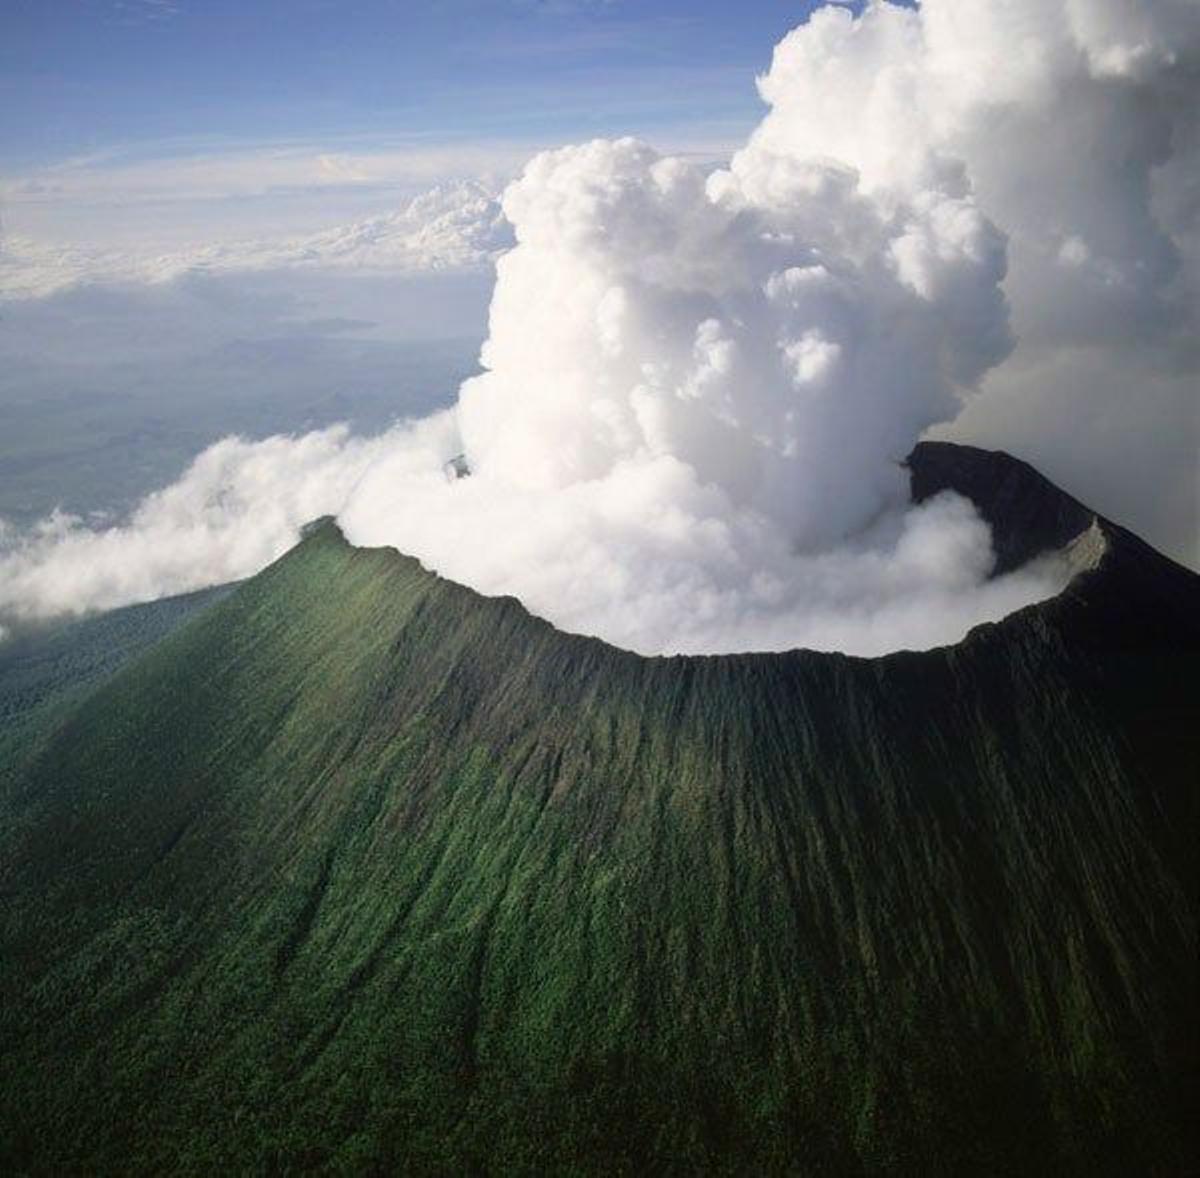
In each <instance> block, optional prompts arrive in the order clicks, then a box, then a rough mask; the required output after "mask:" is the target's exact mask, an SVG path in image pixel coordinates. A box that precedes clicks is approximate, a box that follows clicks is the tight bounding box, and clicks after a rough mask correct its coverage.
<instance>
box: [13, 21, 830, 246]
mask: <svg viewBox="0 0 1200 1178" xmlns="http://www.w3.org/2000/svg"><path fill="white" fill-rule="evenodd" d="M813 7H814V4H813V3H812V2H811V0H747V2H744V3H740V4H733V3H729V2H728V0H690V2H689V0H429V2H426V3H412V2H409V0H0V222H2V225H3V230H4V232H5V233H6V234H7V235H8V237H9V239H11V238H12V237H13V236H14V235H16V236H20V237H26V238H29V239H32V240H36V241H41V242H46V243H52V244H53V243H57V244H62V245H64V246H71V247H86V248H89V249H98V248H100V249H108V248H113V249H129V248H134V247H136V248H140V249H143V250H144V249H171V248H174V247H176V246H179V245H182V244H185V243H190V242H195V241H208V242H216V241H218V240H233V239H241V238H246V237H257V236H260V235H263V234H266V235H272V234H278V233H300V232H307V231H310V230H315V229H319V228H325V227H329V226H332V225H336V224H340V223H343V222H346V221H349V220H353V219H356V218H359V217H362V216H369V215H373V214H377V213H381V212H385V211H387V210H388V209H391V208H395V207H396V205H397V203H398V202H400V201H402V200H403V199H405V198H406V197H408V196H412V195H414V194H415V193H417V192H420V191H422V190H424V189H426V188H428V187H430V186H431V185H432V184H435V183H439V182H442V181H445V180H455V179H460V178H465V177H481V178H484V179H485V180H497V181H502V180H504V179H505V178H507V177H509V176H511V175H513V174H515V172H516V171H518V170H519V168H520V166H521V164H522V163H523V162H524V161H525V160H526V159H528V158H529V156H530V155H532V154H533V153H534V152H536V151H538V150H541V149H542V148H545V147H550V146H557V145H559V144H562V143H566V142H575V141H579V140H581V139H587V138H592V137H595V136H618V135H626V134H633V135H638V136H641V137H642V138H645V139H647V140H648V141H649V142H651V143H652V144H654V145H655V146H656V147H658V148H660V149H661V150H664V151H670V152H693V153H696V154H699V155H704V156H707V157H710V158H721V157H723V156H724V155H725V154H727V153H728V151H729V150H730V149H731V148H732V147H734V146H736V145H737V144H739V143H740V142H742V141H744V138H745V135H746V133H747V132H748V131H749V129H750V128H752V127H753V126H754V124H755V123H756V122H757V121H758V119H759V118H760V117H761V114H762V106H761V104H760V102H759V99H758V96H757V93H756V90H755V86H754V79H755V75H756V74H759V73H761V72H763V71H764V70H765V69H766V68H767V66H768V65H769V63H770V57H771V49H772V47H773V46H774V44H775V43H776V42H777V41H778V40H779V38H780V37H781V36H782V35H783V34H784V33H785V32H787V30H788V29H790V28H792V27H794V26H795V25H797V24H800V23H801V22H802V21H803V20H804V19H805V18H806V16H807V15H808V13H809V12H810V11H811V9H812V8H813Z"/></svg>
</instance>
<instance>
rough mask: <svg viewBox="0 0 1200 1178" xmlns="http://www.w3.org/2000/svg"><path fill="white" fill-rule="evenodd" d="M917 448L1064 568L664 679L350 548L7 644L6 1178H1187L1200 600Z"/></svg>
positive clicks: (322, 540) (0, 992)
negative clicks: (789, 1176)
mask: <svg viewBox="0 0 1200 1178" xmlns="http://www.w3.org/2000/svg"><path fill="white" fill-rule="evenodd" d="M908 467H909V472H910V477H911V487H912V495H913V498H914V499H916V500H923V499H926V498H928V497H930V496H932V495H934V494H937V493H938V492H940V491H943V490H946V489H950V490H954V491H957V492H959V493H961V494H963V495H965V496H967V497H968V498H969V499H971V500H972V501H973V502H974V503H975V505H976V507H977V508H978V510H979V511H980V512H981V514H982V515H983V516H984V518H985V519H986V520H987V521H988V523H989V524H990V525H991V527H992V529H993V536H994V544H995V549H996V554H997V570H998V571H1004V570H1007V569H1011V568H1015V567H1017V566H1019V565H1021V564H1022V563H1024V562H1025V561H1027V560H1028V559H1030V558H1032V557H1034V556H1036V555H1038V554H1040V553H1043V552H1046V551H1048V550H1059V551H1063V552H1065V553H1066V554H1067V556H1068V559H1069V560H1070V561H1071V562H1072V568H1073V569H1074V570H1075V575H1074V576H1073V578H1072V579H1071V581H1070V583H1069V585H1068V586H1067V588H1066V589H1065V590H1064V591H1063V592H1062V593H1060V594H1059V595H1058V596H1056V597H1054V598H1051V599H1050V600H1047V601H1044V602H1041V603H1039V604H1036V605H1033V606H1029V607H1027V608H1025V609H1022V610H1020V611H1018V612H1017V613H1014V614H1011V615H1010V616H1008V617H1006V618H1004V619H1003V620H1002V621H1000V622H998V623H994V624H987V625H983V626H979V627H977V628H976V629H974V630H972V631H971V632H970V633H969V634H968V635H967V636H966V638H965V639H964V640H963V641H961V642H959V643H957V644H955V645H953V646H948V647H943V648H939V649H935V650H930V651H926V652H922V653H908V652H900V653H895V654H891V655H888V656H885V657H881V658H873V659H864V658H852V657H848V656H845V655H840V654H828V653H814V652H810V651H804V650H797V651H793V652H789V653H783V654H732V655H719V656H705V657H658V658H645V657H641V656H639V655H635V654H632V653H629V652H626V651H622V650H618V649H615V648H613V647H611V646H608V645H606V644H605V643H603V642H601V641H599V640H597V639H593V638H584V637H578V636H572V635H568V634H564V633H561V632H559V631H557V630H555V629H554V628H553V627H552V626H550V625H549V624H548V623H546V622H544V621H542V620H540V619H538V618H536V617H533V616H532V615H530V614H529V613H528V612H527V611H526V610H525V609H524V608H523V607H522V606H521V605H520V603H519V602H517V601H516V600H514V599H511V598H484V597H481V596H479V595H478V594H476V593H474V592H473V591H471V590H469V589H466V588H463V587H461V586H459V585H457V584H454V583H452V582H449V581H446V580H444V579H441V578H439V577H438V576H436V575H435V574H433V573H431V572H429V571H427V570H425V569H424V568H422V567H421V566H420V565H419V564H418V562H417V561H415V560H413V559H411V558H408V557H405V556H403V555H401V554H399V553H397V552H395V551H393V550H391V549H357V548H353V547H351V546H350V545H349V544H348V543H347V542H346V541H345V539H344V538H343V537H342V535H341V533H340V532H339V530H338V528H337V526H336V524H335V523H334V522H333V521H331V520H327V521H323V522H321V523H319V524H318V525H316V526H314V527H312V528H310V529H308V531H307V534H306V535H305V536H304V538H303V539H302V540H301V541H300V543H299V544H298V545H297V546H296V547H295V548H294V549H293V550H292V551H290V552H289V553H287V554H286V555H285V556H284V557H283V558H281V559H280V560H279V561H277V562H276V563H275V564H273V565H272V566H270V567H269V568H267V569H266V570H265V571H263V572H262V573H260V574H259V575H258V576H256V577H254V578H252V579H251V580H249V581H247V582H245V583H243V584H241V585H239V586H237V587H235V588H233V589H232V590H231V591H229V592H227V593H223V594H217V595H199V596H198V597H196V598H194V599H188V600H187V602H185V603H183V604H180V603H175V604H174V605H167V604H166V603H159V604H158V605H156V606H144V607H135V608H134V609H133V610H132V611H122V612H121V614H120V615H111V616H108V617H106V618H102V619H96V620H93V621H90V622H83V623H79V624H78V625H77V626H75V627H71V628H69V629H68V630H66V631H63V632H60V633H59V634H57V635H56V636H55V638H54V643H55V644H56V645H55V646H54V650H55V651H58V652H59V656H61V657H59V656H56V658H57V659H58V661H57V662H55V664H54V665H55V667H57V668H58V670H57V671H56V672H55V673H54V674H53V675H45V674H42V676H41V678H40V679H39V678H37V675H36V674H35V673H34V670H36V667H35V668H34V670H30V668H31V667H34V662H33V661H28V660H27V662H26V663H25V664H24V665H23V669H22V668H21V667H18V668H16V669H15V670H14V669H13V668H12V667H9V668H8V669H7V671H6V670H5V668H4V666H2V665H0V688H4V687H5V685H7V687H6V688H5V689H6V690H7V691H8V695H7V696H4V695H3V694H2V693H0V701H2V700H4V699H8V700H9V702H10V705H11V706H10V711H11V712H12V714H13V715H16V716H18V719H19V721H20V722H19V723H17V722H16V721H13V723H12V724H11V725H10V726H9V732H8V734H7V735H6V738H5V739H4V740H3V741H0V1164H2V1165H3V1166H4V1168H5V1169H6V1170H7V1171H9V1172H17V1173H66V1172H89V1173H112V1172H121V1173H130V1172H136V1173H150V1172H154V1173H161V1172H164V1171H189V1172H215V1171H223V1170H239V1171H244V1170H253V1171H286V1170H293V1171H294V1170H303V1169H328V1170H339V1171H342V1170H350V1171H368V1172H442V1173H455V1174H461V1173H488V1172H504V1173H513V1172H517V1173H521V1172H538V1173H546V1172H553V1173H559V1172H561V1173H597V1174H599V1173H604V1174H612V1173H643V1172H654V1173H735V1172H736V1173H759V1172H761V1173H776V1172H778V1173H812V1174H825V1173H830V1174H879V1173H920V1174H940V1173H945V1174H967V1173H970V1174H1021V1175H1028V1174H1034V1173H1043V1172H1045V1173H1050V1172H1054V1173H1058V1174H1061V1173H1064V1172H1066V1173H1078V1174H1096V1173H1114V1174H1124V1175H1127V1174H1138V1173H1156V1174H1176V1173H1180V1174H1181V1173H1185V1172H1189V1171H1191V1169H1192V1167H1193V1166H1194V1165H1195V1162H1196V1157H1197V1153H1196V1151H1197V1138H1196V1130H1195V1128H1194V1119H1193V1115H1192V1114H1193V1113H1194V1109H1193V1108H1192V1099H1193V1097H1194V1093H1195V1091H1196V1090H1197V1089H1196V1080H1197V1075H1196V1071H1197V1058H1198V1053H1197V1023H1196V993H1197V964H1196V963H1197V953H1196V950H1197V944H1196V914H1197V880H1198V879H1200V871H1198V866H1200V865H1198V864H1197V849H1196V848H1197V845H1198V840H1197V834H1198V831H1197V821H1196V817H1197V807H1196V798H1197V782H1198V781H1200V775H1198V773H1197V768H1198V764H1200V762H1198V757H1200V748H1198V739H1197V732H1198V731H1200V709H1198V708H1197V703H1196V701H1197V698H1198V697H1197V691H1196V684H1195V671H1196V666H1197V653H1198V650H1200V578H1198V577H1197V576H1196V575H1194V574H1193V573H1191V572H1189V571H1187V570H1185V569H1183V568H1181V567H1179V566H1178V565H1175V564H1173V563H1172V562H1171V561H1169V560H1168V559H1166V558H1165V557H1163V556H1161V555H1159V554H1158V553H1156V552H1155V551H1154V550H1153V549H1151V548H1150V547H1149V546H1147V545H1146V544H1144V543H1142V542H1141V541H1140V540H1139V539H1138V538H1137V537H1135V536H1133V535H1132V534H1130V533H1129V532H1127V531H1125V530H1124V529H1122V528H1121V527H1119V526H1117V525H1116V524H1114V523H1112V522H1110V521H1108V520H1106V519H1103V518H1101V517H1099V516H1097V515H1096V514H1095V513H1094V512H1092V511H1090V510H1089V509H1088V508H1086V507H1085V506H1083V505H1082V504H1080V503H1078V502H1077V501H1076V500H1074V499H1072V498H1071V497H1070V496H1068V495H1066V494H1065V493H1064V492H1062V491H1061V490H1059V489H1057V488H1056V487H1054V486H1053V485H1052V484H1050V483H1049V482H1048V481H1047V480H1045V479H1044V478H1043V477H1042V476H1040V475H1039V474H1038V473H1037V472H1036V471H1034V470H1033V469H1032V468H1031V467H1029V466H1027V465H1025V464H1024V463H1021V462H1019V461H1017V460H1015V459H1013V458H1011V457H1009V456H1007V455H1004V454H999V453H989V452H985V451H981V450H975V449H971V448H968V447H960V446H953V445H950V444H945V443H922V444H921V445H919V446H918V447H917V448H916V450H914V452H913V453H912V455H911V456H910V457H909V459H908ZM164 611H166V612H164ZM139 634H142V635H146V636H148V637H146V638H145V640H140V641H139V640H135V637H136V635H139ZM131 635H132V636H135V637H131ZM106 643H108V645H107V646H106ZM72 650H77V651H79V652H81V653H79V654H78V656H77V659H76V663H77V664H78V665H77V666H76V663H72V660H71V658H70V657H69V656H70V654H71V652H72ZM41 657H42V662H41V663H39V664H37V665H38V666H41V667H43V669H44V667H45V665H46V659H47V658H48V657H49V656H48V655H46V654H45V650H44V649H43V653H42V656H41ZM30 659H32V656H30ZM64 660H65V661H64ZM118 664H119V665H118ZM73 667H74V668H75V669H74V670H73V669H72V668H73ZM39 673H40V672H39ZM22 674H23V675H25V678H24V679H22V678H21V675H22ZM30 676H33V678H30ZM34 679H36V681H37V683H38V684H40V686H38V688H37V691H36V693H35V694H36V696H37V698H36V700H35V701H34V703H35V704H36V706H33V705H30V706H29V707H25V708H24V710H23V711H22V710H21V708H19V707H17V706H16V705H13V704H12V703H11V701H12V700H14V699H18V702H19V698H18V697H19V696H20V692H19V691H18V689H17V688H16V687H13V686H12V685H13V684H14V683H16V684H18V685H19V684H20V683H26V684H28V683H30V682H33V681H34ZM22 690H26V694H28V692H29V691H31V690H32V688H23V689H22ZM20 698H24V697H20ZM13 709H15V710H13Z"/></svg>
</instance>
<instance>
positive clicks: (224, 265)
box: [0, 180, 512, 299]
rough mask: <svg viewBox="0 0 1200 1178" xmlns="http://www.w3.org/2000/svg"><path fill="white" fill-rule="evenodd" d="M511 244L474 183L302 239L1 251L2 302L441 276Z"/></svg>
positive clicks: (489, 194) (21, 244)
mask: <svg viewBox="0 0 1200 1178" xmlns="http://www.w3.org/2000/svg"><path fill="white" fill-rule="evenodd" d="M511 244H512V233H511V229H510V227H509V225H508V222H507V221H506V220H505V219H504V215H503V213H502V211H501V208H500V201H499V198H498V195H497V194H496V193H495V192H494V191H492V189H491V188H489V187H487V186H485V185H483V184H481V183H479V182H478V181H473V180H472V181H459V182H455V183H447V184H441V185H438V186H436V187H435V188H432V189H430V190H429V191H427V192H424V193H422V194H420V195H419V196H416V197H414V198H413V199H412V200H409V201H407V202H405V203H404V204H403V205H401V207H400V208H399V209H398V210H396V211H395V212H394V213H388V214H384V215H381V216H376V217H368V218H365V219H363V220H361V221H355V222H352V223H351V224H349V225H344V226H339V227H337V228H334V229H328V230H324V231H322V232H319V233H310V234H306V235H303V236H299V237H287V238H277V239H271V238H268V239H259V240H249V241H238V242H231V243H227V244H223V245H209V246H196V247H192V248H188V249H181V250H175V251H171V252H168V253H159V254H151V255H148V256H140V255H138V254H131V253H130V252H129V251H127V250H85V249H79V248H76V247H70V246H47V245H45V244H41V243H39V242H37V241H34V240H32V239H30V238H27V237H19V236H18V237H9V238H7V239H6V240H5V241H4V242H3V243H2V244H0V299H28V298H44V297H46V296H48V295H51V294H54V293H56V292H58V291H61V290H66V289H69V288H71V287H76V286H81V285H85V284H105V285H125V286H128V285H138V284H142V283H164V282H173V281H174V280H176V279H178V278H180V277H183V276H186V275H191V274H195V273H204V274H233V273H237V272H239V271H261V270H290V269H297V268H302V269H317V268H321V269H330V268H336V269H345V270H353V271H357V272H363V271H368V272H369V271H385V272H390V273H431V272H432V273H436V272H440V271H445V270H464V269H480V268H483V267H487V266H490V265H491V263H492V262H493V261H494V260H495V258H496V257H497V255H498V254H499V253H500V252H501V251H502V250H504V249H506V248H508V247H509V246H510V245H511Z"/></svg>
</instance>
